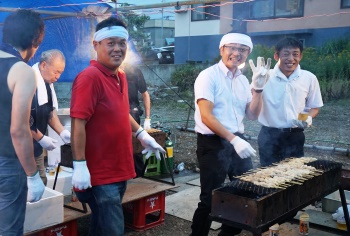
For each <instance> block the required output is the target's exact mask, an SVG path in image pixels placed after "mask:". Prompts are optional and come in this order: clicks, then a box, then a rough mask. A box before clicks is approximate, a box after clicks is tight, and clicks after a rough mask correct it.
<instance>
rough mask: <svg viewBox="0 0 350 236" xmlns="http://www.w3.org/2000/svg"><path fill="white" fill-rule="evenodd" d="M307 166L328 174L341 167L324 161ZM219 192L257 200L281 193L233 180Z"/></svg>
mask: <svg viewBox="0 0 350 236" xmlns="http://www.w3.org/2000/svg"><path fill="white" fill-rule="evenodd" d="M307 165H309V166H313V167H315V168H316V169H318V170H323V171H324V172H328V171H330V170H334V169H339V170H340V169H341V166H342V164H341V163H337V162H332V161H326V160H317V161H313V162H310V163H307ZM221 191H223V192H226V193H230V194H236V195H239V196H243V197H247V198H252V199H259V198H261V197H264V196H266V195H268V194H271V193H274V192H277V191H281V189H279V188H267V187H262V186H258V185H255V184H253V183H251V182H247V181H244V180H240V179H238V178H234V179H233V180H232V181H231V182H229V183H225V184H223V188H222V189H221Z"/></svg>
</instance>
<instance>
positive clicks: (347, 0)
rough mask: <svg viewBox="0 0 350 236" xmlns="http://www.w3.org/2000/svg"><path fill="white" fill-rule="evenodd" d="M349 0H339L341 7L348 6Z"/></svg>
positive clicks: (349, 5)
mask: <svg viewBox="0 0 350 236" xmlns="http://www.w3.org/2000/svg"><path fill="white" fill-rule="evenodd" d="M349 7H350V0H341V8H349Z"/></svg>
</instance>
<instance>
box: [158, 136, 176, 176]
mask: <svg viewBox="0 0 350 236" xmlns="http://www.w3.org/2000/svg"><path fill="white" fill-rule="evenodd" d="M165 148H166V152H167V156H166V158H164V159H165V161H164V160H163V159H161V161H160V173H162V174H168V173H169V172H170V171H171V170H172V169H173V168H174V158H173V155H174V145H173V143H172V142H171V140H170V139H168V140H166V141H165Z"/></svg>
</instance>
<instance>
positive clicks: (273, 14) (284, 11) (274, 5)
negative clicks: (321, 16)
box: [250, 0, 350, 19]
mask: <svg viewBox="0 0 350 236" xmlns="http://www.w3.org/2000/svg"><path fill="white" fill-rule="evenodd" d="M348 1H350V0H348ZM303 12H304V0H257V1H255V2H253V3H252V4H251V5H250V18H252V19H264V18H287V17H299V16H303V14H304V13H303Z"/></svg>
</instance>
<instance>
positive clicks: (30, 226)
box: [24, 187, 63, 233]
mask: <svg viewBox="0 0 350 236" xmlns="http://www.w3.org/2000/svg"><path fill="white" fill-rule="evenodd" d="M62 222H63V194H62V193H60V192H57V191H55V190H52V189H50V188H47V187H46V188H45V192H44V195H43V197H42V198H41V200H40V201H38V202H35V203H28V202H27V209H26V215H25V221H24V233H27V232H30V231H34V230H39V229H42V228H45V227H49V226H52V225H55V224H59V223H62Z"/></svg>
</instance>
